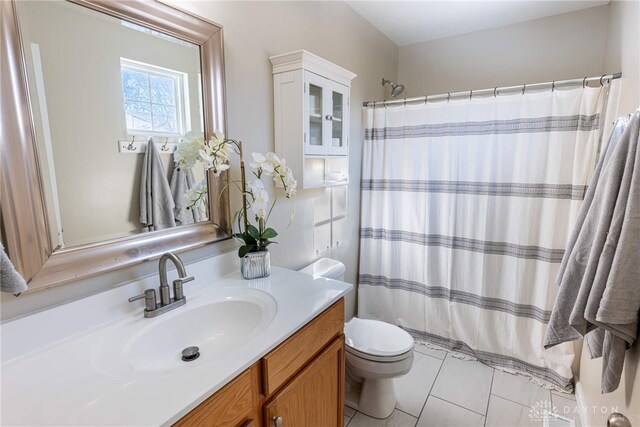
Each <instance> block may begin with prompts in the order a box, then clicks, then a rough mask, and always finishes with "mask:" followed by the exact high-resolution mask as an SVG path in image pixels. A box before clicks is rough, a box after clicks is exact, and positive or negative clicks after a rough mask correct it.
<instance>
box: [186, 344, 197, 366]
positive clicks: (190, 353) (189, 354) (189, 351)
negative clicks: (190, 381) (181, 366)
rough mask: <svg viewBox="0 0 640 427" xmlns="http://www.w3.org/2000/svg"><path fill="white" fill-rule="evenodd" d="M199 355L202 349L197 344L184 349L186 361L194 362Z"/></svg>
mask: <svg viewBox="0 0 640 427" xmlns="http://www.w3.org/2000/svg"><path fill="white" fill-rule="evenodd" d="M198 357H200V349H199V348H198V347H196V346H195V345H194V346H193V347H187V348H185V349H184V350H182V360H184V361H185V362H193V361H194V360H196V359H197V358H198Z"/></svg>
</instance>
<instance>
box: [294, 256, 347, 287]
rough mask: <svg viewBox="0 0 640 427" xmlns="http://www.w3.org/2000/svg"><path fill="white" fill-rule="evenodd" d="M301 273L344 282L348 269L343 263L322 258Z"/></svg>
mask: <svg viewBox="0 0 640 427" xmlns="http://www.w3.org/2000/svg"><path fill="white" fill-rule="evenodd" d="M300 271H301V272H302V273H307V274H309V275H311V276H314V277H326V278H328V279H335V280H340V281H343V282H344V272H345V271H346V268H345V266H344V264H343V263H341V262H340V261H336V260H335V259H331V258H320V259H319V260H317V261H316V262H314V263H313V264H310V265H308V266H306V267H305V268H303V269H302V270H300Z"/></svg>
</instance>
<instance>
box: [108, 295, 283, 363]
mask: <svg viewBox="0 0 640 427" xmlns="http://www.w3.org/2000/svg"><path fill="white" fill-rule="evenodd" d="M239 291H241V292H239ZM275 313H276V302H275V300H274V299H273V297H271V296H270V295H268V294H266V293H264V292H261V291H258V290H253V289H242V290H238V289H232V290H228V291H226V292H225V291H222V290H221V292H219V293H217V294H216V295H215V296H214V297H211V296H207V298H206V299H203V300H197V299H196V298H194V301H193V302H192V301H190V300H189V297H188V296H187V303H186V304H185V305H184V306H182V307H179V308H177V309H175V310H173V311H171V312H168V313H165V314H162V315H160V316H159V317H156V318H153V319H144V318H142V317H141V315H138V316H137V317H136V319H134V320H128V321H126V322H125V324H124V325H123V326H122V327H120V328H118V332H117V333H114V334H112V336H111V337H110V338H109V339H107V340H106V341H105V342H104V343H103V345H101V346H100V347H101V349H100V351H98V352H96V356H97V358H98V360H97V362H98V365H100V366H102V367H103V368H104V369H105V370H108V371H110V372H113V371H114V369H116V370H117V371H120V372H121V371H122V369H123V368H125V367H126V366H129V367H130V368H133V369H134V370H135V371H138V372H166V371H170V370H174V369H184V368H187V367H189V366H197V365H201V364H203V363H208V362H210V361H213V360H215V359H216V358H218V357H220V356H223V355H225V354H226V353H228V352H229V351H232V350H234V349H236V348H238V347H240V346H242V345H244V344H246V343H248V342H250V340H251V339H252V337H254V336H256V335H257V334H259V333H261V332H262V331H263V330H264V329H266V328H267V326H269V324H270V323H271V321H272V320H273V318H274V316H275ZM191 346H197V347H199V349H200V356H199V357H198V358H197V359H195V360H193V361H190V362H185V361H183V360H182V350H183V349H185V348H187V347H191ZM115 349H118V351H117V352H118V353H119V357H115V358H112V359H111V361H109V355H108V353H109V352H111V353H112V355H111V357H113V356H114V355H113V352H114V351H115ZM113 359H116V360H118V359H119V361H120V362H121V363H117V362H116V360H113ZM116 364H118V365H120V366H116ZM122 365H125V366H122ZM113 373H115V372H113Z"/></svg>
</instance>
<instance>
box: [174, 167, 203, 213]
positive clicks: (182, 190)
mask: <svg viewBox="0 0 640 427" xmlns="http://www.w3.org/2000/svg"><path fill="white" fill-rule="evenodd" d="M194 183H195V178H194V177H193V171H192V170H191V169H186V170H185V169H184V168H182V169H179V168H177V167H176V168H174V169H173V174H172V175H171V183H170V185H169V186H170V187H171V194H172V196H173V202H174V204H175V208H174V209H173V214H174V217H175V219H176V224H177V225H186V224H193V223H195V222H200V221H202V215H201V214H200V211H199V210H198V208H197V207H194V208H193V209H187V203H186V201H185V195H186V194H187V191H189V189H190V188H191V187H192V186H193V185H194Z"/></svg>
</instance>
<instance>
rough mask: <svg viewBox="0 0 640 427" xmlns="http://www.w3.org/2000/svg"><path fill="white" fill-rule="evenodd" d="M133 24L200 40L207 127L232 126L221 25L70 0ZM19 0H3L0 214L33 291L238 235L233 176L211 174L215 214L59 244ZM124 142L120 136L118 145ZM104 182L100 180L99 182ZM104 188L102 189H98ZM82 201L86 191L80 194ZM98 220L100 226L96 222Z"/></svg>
mask: <svg viewBox="0 0 640 427" xmlns="http://www.w3.org/2000/svg"><path fill="white" fill-rule="evenodd" d="M65 4H69V5H73V6H74V7H76V6H81V7H82V8H86V10H88V11H92V13H93V12H99V13H100V14H104V15H105V16H109V17H113V18H117V19H118V20H122V21H123V22H125V21H126V23H130V24H131V25H135V26H138V27H140V28H143V29H147V30H149V31H152V32H154V33H158V34H160V35H166V36H168V37H172V38H175V39H178V40H180V41H184V42H187V43H190V44H192V45H195V46H196V47H197V49H198V51H199V58H200V70H199V71H200V73H199V77H200V91H201V105H200V108H199V109H200V111H201V122H200V123H201V125H200V126H201V129H202V130H203V131H204V136H205V138H209V137H210V136H211V135H213V132H214V130H215V131H222V132H225V130H226V120H225V105H226V103H225V88H224V55H223V40H222V27H221V26H219V25H216V24H214V23H212V22H208V21H205V20H203V19H202V18H200V17H197V16H194V15H191V14H189V13H187V12H184V11H182V10H178V9H175V8H173V7H171V6H168V5H165V4H163V3H160V2H157V1H153V0H124V1H101V0H70V1H69V3H65ZM19 13H20V10H19V7H18V5H17V3H16V2H15V0H11V1H2V2H0V46H1V48H0V53H1V55H2V58H0V59H1V61H0V74H1V75H2V79H1V81H0V99H2V103H1V105H0V164H1V165H2V170H1V172H0V203H1V204H0V219H1V225H2V241H3V243H4V246H5V250H6V252H7V254H8V255H9V258H10V259H11V261H12V262H13V264H14V265H15V266H16V268H17V270H18V271H19V272H20V273H21V274H22V275H23V277H24V278H25V279H26V280H27V282H28V285H29V291H28V292H33V291H36V290H39V289H44V288H48V287H52V286H56V285H60V284H64V283H68V282H70V281H73V280H76V279H80V278H86V277H90V276H94V275H97V274H100V273H104V272H107V271H112V270H116V269H120V268H124V267H127V266H132V265H134V264H137V263H140V262H143V261H146V260H150V259H154V258H157V257H159V256H160V255H161V254H163V253H164V252H167V251H176V252H180V251H184V250H188V249H192V248H196V247H199V246H203V245H206V244H209V243H213V242H216V241H220V240H223V239H227V238H229V237H230V236H231V224H230V211H229V200H228V196H227V192H223V191H222V190H223V189H224V188H225V186H226V184H227V182H228V176H227V174H226V173H223V174H222V175H220V176H219V177H218V178H215V177H213V175H207V176H206V182H207V183H208V188H209V197H208V220H207V221H204V222H199V223H195V224H190V225H181V226H179V227H173V228H167V229H163V230H159V231H153V232H148V233H141V234H133V235H127V236H120V237H117V238H111V239H106V240H99V241H92V242H89V243H77V244H73V245H69V246H68V247H67V246H65V247H62V248H60V247H59V245H57V244H56V243H57V242H56V241H55V239H53V238H52V235H55V233H52V225H51V220H50V217H51V210H52V209H53V207H52V206H49V205H48V199H47V195H46V192H47V187H46V185H47V184H48V182H47V179H48V178H49V177H50V175H47V171H46V165H44V164H43V161H42V158H43V157H42V153H39V150H40V151H41V150H42V148H41V147H40V146H39V144H38V132H37V131H36V124H37V123H36V120H35V119H34V117H35V116H34V107H36V108H37V106H34V105H33V104H32V102H33V101H32V100H33V96H32V91H33V90H34V89H35V88H34V87H33V86H34V85H33V84H32V82H31V81H30V78H29V75H28V74H29V73H28V70H27V62H26V57H25V55H26V53H25V49H24V45H23V34H22V33H21V26H20V19H19ZM116 142H117V141H115V140H114V141H113V144H114V147H115V146H116ZM98 187H99V185H98ZM96 191H100V188H96ZM77 197H78V199H79V200H80V202H82V197H83V196H82V194H78V195H77ZM94 227H96V228H99V227H101V224H100V223H96V224H95V225H94Z"/></svg>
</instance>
